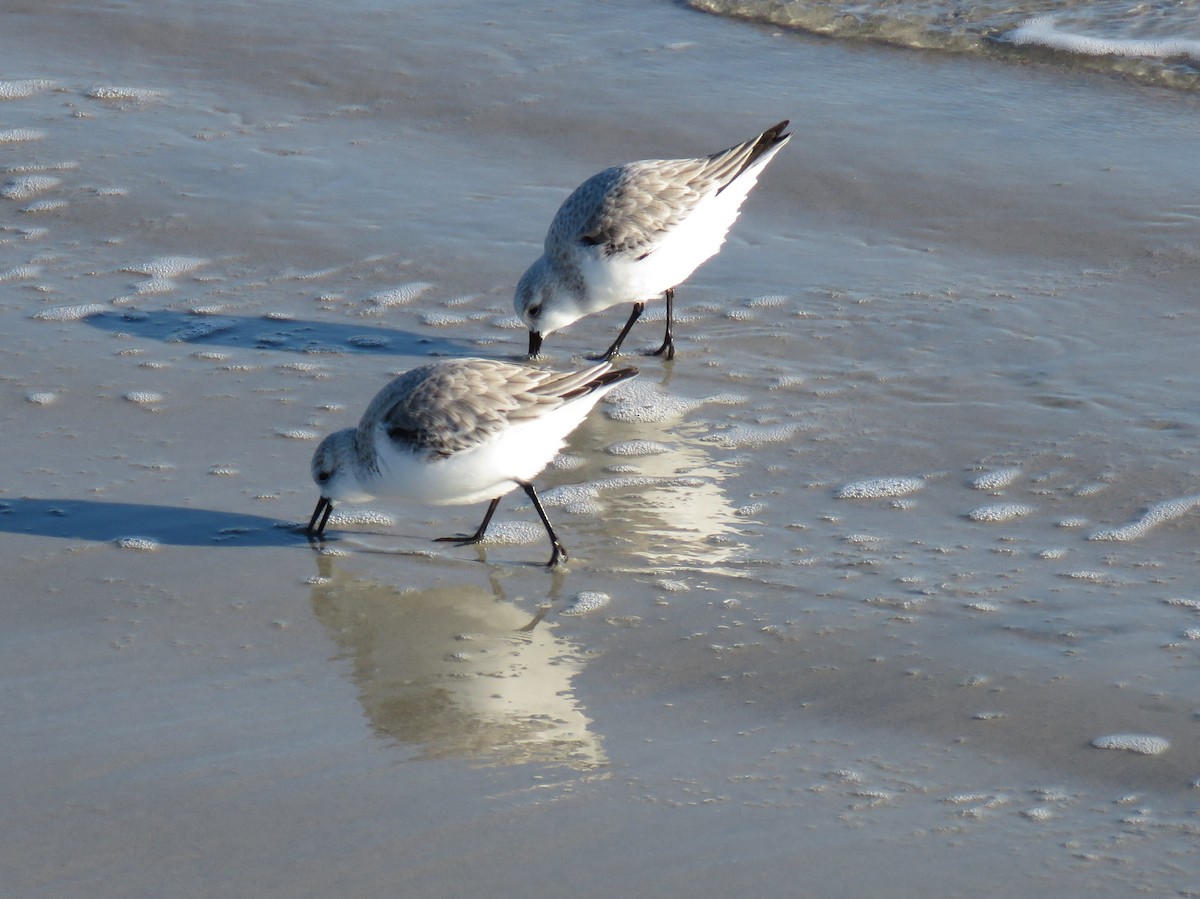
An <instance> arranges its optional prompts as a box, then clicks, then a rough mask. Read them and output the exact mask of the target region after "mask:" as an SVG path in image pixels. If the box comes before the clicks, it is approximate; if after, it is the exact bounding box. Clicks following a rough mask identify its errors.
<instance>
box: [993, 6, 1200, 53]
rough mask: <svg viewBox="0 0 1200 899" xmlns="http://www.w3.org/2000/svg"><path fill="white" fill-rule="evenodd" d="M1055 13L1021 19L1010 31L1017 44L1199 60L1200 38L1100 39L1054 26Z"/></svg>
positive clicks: (1010, 39)
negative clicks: (1059, 29) (1197, 39)
mask: <svg viewBox="0 0 1200 899" xmlns="http://www.w3.org/2000/svg"><path fill="white" fill-rule="evenodd" d="M1054 25H1055V20H1054V17H1053V16H1036V17H1035V18H1032V19H1028V20H1026V21H1024V22H1022V23H1021V24H1020V25H1019V26H1018V27H1017V28H1015V29H1013V30H1012V31H1010V32H1009V33H1008V34H1007V38H1008V40H1009V41H1010V42H1011V43H1013V44H1016V45H1017V46H1039V47H1048V48H1050V49H1051V50H1065V51H1066V52H1068V53H1077V54H1080V55H1084V56H1144V57H1149V58H1154V59H1166V58H1168V57H1172V56H1187V57H1190V58H1192V59H1200V41H1196V40H1188V39H1187V38H1167V39H1164V40H1153V39H1149V38H1100V37H1088V36H1087V35H1082V34H1070V33H1067V32H1063V31H1058V30H1056V29H1055V28H1054Z"/></svg>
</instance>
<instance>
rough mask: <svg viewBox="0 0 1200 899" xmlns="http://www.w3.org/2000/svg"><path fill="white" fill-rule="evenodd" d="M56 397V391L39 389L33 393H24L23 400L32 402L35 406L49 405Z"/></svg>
mask: <svg viewBox="0 0 1200 899" xmlns="http://www.w3.org/2000/svg"><path fill="white" fill-rule="evenodd" d="M57 399H58V394H57V393H51V392H50V391H48V390H39V391H36V392H34V393H30V394H26V396H25V401H26V402H29V403H33V404H34V405H35V406H49V405H50V404H51V403H53V402H54V401H55V400H57Z"/></svg>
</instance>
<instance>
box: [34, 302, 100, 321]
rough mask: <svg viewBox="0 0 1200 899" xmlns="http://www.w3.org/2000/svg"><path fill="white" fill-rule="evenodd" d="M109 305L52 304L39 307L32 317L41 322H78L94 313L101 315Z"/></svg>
mask: <svg viewBox="0 0 1200 899" xmlns="http://www.w3.org/2000/svg"><path fill="white" fill-rule="evenodd" d="M107 308H108V307H107V306H105V305H103V304H102V303H84V304H83V305H81V306H51V307H49V308H48V309H39V310H38V311H37V312H35V313H33V315H32V316H30V318H33V319H36V320H37V321H40V322H77V321H80V320H82V319H85V318H91V317H92V316H93V315H99V314H100V313H101V312H104V311H105V310H106V309H107Z"/></svg>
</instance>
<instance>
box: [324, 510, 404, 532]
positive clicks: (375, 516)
mask: <svg viewBox="0 0 1200 899" xmlns="http://www.w3.org/2000/svg"><path fill="white" fill-rule="evenodd" d="M329 523H330V524H331V525H334V526H336V527H346V526H347V525H350V526H355V525H367V526H374V525H377V526H379V527H385V528H390V527H392V526H393V525H395V523H396V519H395V518H393V517H392V516H391V515H388V514H387V513H385V512H376V511H375V510H374V509H338V510H336V511H334V513H333V514H332V515H330V516H329Z"/></svg>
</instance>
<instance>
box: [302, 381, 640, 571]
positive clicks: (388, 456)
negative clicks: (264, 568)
mask: <svg viewBox="0 0 1200 899" xmlns="http://www.w3.org/2000/svg"><path fill="white" fill-rule="evenodd" d="M636 374H637V369H636V368H631V367H630V368H614V367H613V366H612V364H611V363H609V362H607V361H605V362H601V363H600V364H599V365H593V366H591V367H590V368H586V369H583V370H582V371H574V372H554V371H546V370H543V369H538V368H533V367H531V366H528V365H516V364H513V363H509V362H496V361H492V360H488V359H455V360H450V361H444V362H434V363H432V364H430V365H423V366H421V367H420V368H414V369H412V370H411V371H408V372H405V373H404V374H403V375H401V376H400V377H398V378H396V379H395V380H394V381H392V382H391V383H390V384H388V385H387V386H386V387H384V388H383V389H382V390H381V391H379V393H378V394H377V395H376V396H375V398H374V399H373V400H371V403H370V405H369V406H367V410H366V412H364V413H363V416H362V419H361V420H360V421H359V423H358V427H357V428H346V429H345V430H342V431H337V432H335V433H333V434H330V435H329V436H328V437H326V438H325V439H324V440H323V441H321V445H320V446H318V447H317V450H316V452H315V453H313V458H312V477H313V480H314V481H315V482H316V484H317V487H318V488H319V489H320V491H321V498H320V500H319V501H318V502H317V507H316V509H314V510H313V514H312V519H311V520H310V521H309V523H308V535H309V537H311V538H316V539H320V538H322V537H323V535H324V533H325V525H326V524H327V523H328V521H329V516H330V514H331V513H332V511H333V504H334V503H335V502H349V503H356V502H366V501H367V500H370V499H374V498H376V497H383V498H397V499H414V500H417V501H419V502H424V503H428V504H430V505H458V504H462V503H474V502H481V501H483V500H491V504H490V505H489V506H488V508H487V512H486V513H485V514H484V516H483V523H482V524H480V525H479V528H478V529H477V530H476V531H475V533H474V534H470V535H460V536H457V537H441V538H439V539H441V540H449V541H454V542H457V543H458V545H460V546H466V545H468V544H471V543H479V542H480V541H481V540H483V538H484V534H485V533H487V527H488V523H489V522H490V521H491V520H492V514H493V513H494V512H495V511H496V506H498V505H499V504H500V498H501V497H502V496H504V495H505V494H506V493H508V492H510V491H512V490H514V489H516V488H517V487H521V488H522V489H523V490H524V491H525V493H526V495H527V496H528V497H529V499H530V501H531V502H532V503H533V507H534V508H535V509H536V510H537V513H538V516H539V517H540V518H541V519H542V524H543V525H545V526H546V533H547V534H548V535H549V536H550V545H551V546H552V547H553V550H554V551H553V554H552V555H551V556H550V561H549V562H548V563H547V564H548V565H550V566H553V565H556V564H558V562H559V561H565V560H566V559H567V551H566V550H565V549H564V548H563V546H562V544H561V543H560V542H559V540H558V537H557V536H556V535H555V533H554V528H553V527H552V526H551V525H550V519H549V518H547V517H546V511H545V509H543V508H542V504H541V502H540V501H539V500H538V496H537V492H536V491H535V490H534V489H533V484H532V483H531V481H532V479H533V478H534V477H535V476H536V475H537V474H538V473H540V472H541V471H542V469H544V468H545V467H546V465H548V464H549V462H550V460H551V459H553V458H554V454H555V453H557V452H558V451H559V449H561V448H562V446H563V444H564V443H565V441H566V438H567V435H568V434H570V433H571V432H572V431H573V430H575V428H576V427H578V426H579V424H580V423H581V422H582V421H583V420H584V418H585V417H587V414H588V412H590V411H591V409H592V407H593V406H595V405H596V403H597V402H598V401H599V400H600V398H601V397H602V396H604V394H605V393H607V392H608V391H609V390H610V389H611V388H612V387H614V386H615V385H616V384H618V383H620V382H621V381H624V380H625V379H626V378H632V377H633V376H634V375H636Z"/></svg>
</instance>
